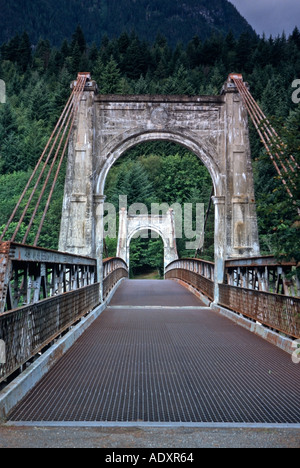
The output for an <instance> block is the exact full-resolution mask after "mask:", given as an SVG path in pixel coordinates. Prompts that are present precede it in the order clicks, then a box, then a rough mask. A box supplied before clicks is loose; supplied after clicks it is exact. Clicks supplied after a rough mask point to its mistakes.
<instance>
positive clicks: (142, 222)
mask: <svg viewBox="0 0 300 468" xmlns="http://www.w3.org/2000/svg"><path fill="white" fill-rule="evenodd" d="M148 230H151V231H152V233H153V232H155V233H156V234H157V236H161V238H162V240H163V243H164V268H166V267H167V265H169V263H171V262H173V261H174V260H177V259H178V253H177V247H176V237H175V223H174V213H173V210H169V211H168V213H166V214H165V215H153V214H151V215H148V214H145V215H143V214H140V215H136V216H133V215H129V214H128V213H127V211H126V210H125V208H124V209H122V210H121V211H120V217H119V237H118V244H117V257H119V258H122V259H123V260H124V261H125V262H126V263H127V265H128V268H129V259H130V255H129V253H130V242H131V239H133V238H134V237H135V236H136V235H138V236H139V235H143V231H146V237H147V238H148ZM152 233H151V235H153V234H152Z"/></svg>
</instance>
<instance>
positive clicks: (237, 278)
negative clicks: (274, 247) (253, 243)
mask: <svg viewBox="0 0 300 468" xmlns="http://www.w3.org/2000/svg"><path fill="white" fill-rule="evenodd" d="M295 266H296V263H295V262H287V261H283V262H281V263H279V262H278V260H277V259H276V258H275V257H273V256H271V255H269V256H264V257H250V258H241V259H232V260H227V261H226V262H225V282H226V283H227V284H229V285H231V286H237V287H242V288H246V289H254V290H257V291H264V292H271V293H274V294H283V295H285V296H300V282H299V279H298V277H297V275H296V274H295Z"/></svg>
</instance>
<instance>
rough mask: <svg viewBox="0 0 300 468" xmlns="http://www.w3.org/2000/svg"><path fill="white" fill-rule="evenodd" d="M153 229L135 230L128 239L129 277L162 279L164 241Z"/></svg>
mask: <svg viewBox="0 0 300 468" xmlns="http://www.w3.org/2000/svg"><path fill="white" fill-rule="evenodd" d="M153 234H157V233H155V231H153V230H150V229H148V230H142V231H140V232H139V231H138V232H136V233H135V234H134V235H133V236H132V237H131V239H130V240H129V277H130V278H131V279H163V277H164V242H163V239H162V237H161V236H159V235H158V234H157V235H153Z"/></svg>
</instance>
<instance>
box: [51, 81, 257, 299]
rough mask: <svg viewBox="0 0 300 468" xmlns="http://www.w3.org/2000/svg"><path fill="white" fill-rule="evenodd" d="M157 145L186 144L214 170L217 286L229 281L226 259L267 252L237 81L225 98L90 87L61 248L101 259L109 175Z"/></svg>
mask: <svg viewBox="0 0 300 468" xmlns="http://www.w3.org/2000/svg"><path fill="white" fill-rule="evenodd" d="M92 83H93V82H92ZM150 140H167V141H172V142H175V143H179V144H180V145H182V146H184V147H186V148H188V149H189V150H190V151H192V152H194V153H195V154H196V155H197V156H198V158H199V159H200V160H201V161H202V162H203V163H204V164H205V166H206V167H207V169H208V171H209V172H210V175H211V178H212V181H213V185H214V190H215V197H214V203H215V264H216V269H215V276H216V284H217V283H220V282H223V275H224V260H226V259H228V258H232V257H248V256H255V255H256V256H258V255H259V243H258V231H257V221H256V210H255V200H254V186H253V174H252V167H251V155H250V144H249V130H248V116H247V110H246V108H245V107H244V105H243V102H242V100H241V98H240V96H239V93H238V90H237V88H236V87H235V85H234V83H233V82H231V80H230V78H229V79H228V81H227V82H226V83H225V85H224V89H223V92H222V95H220V96H194V97H190V96H150V95H144V96H143V95H137V96H123V95H122V96H116V95H107V96H103V95H98V96H97V95H96V85H95V86H90V87H86V89H85V92H84V95H83V99H82V101H81V103H80V109H79V117H78V119H77V126H76V128H75V130H74V132H73V137H72V139H71V143H70V148H69V160H68V169H67V178H66V184H65V196H64V204H63V213H62V226H61V233H60V245H59V249H60V250H62V251H67V252H74V253H76V254H84V255H88V256H92V257H95V256H97V257H98V259H101V255H102V237H103V219H102V216H101V213H102V211H103V203H104V200H105V197H104V192H105V182H106V177H107V174H108V172H109V170H110V168H111V167H112V166H113V164H114V163H115V162H116V161H117V160H118V159H119V158H120V157H121V156H122V155H123V154H124V153H125V152H126V151H127V150H128V149H130V148H132V147H133V146H136V145H137V144H139V143H143V142H147V141H150ZM191 177H193V174H191ZM138 202H142V200H138ZM125 208H127V207H125ZM217 294H218V291H217V289H216V300H218V297H217Z"/></svg>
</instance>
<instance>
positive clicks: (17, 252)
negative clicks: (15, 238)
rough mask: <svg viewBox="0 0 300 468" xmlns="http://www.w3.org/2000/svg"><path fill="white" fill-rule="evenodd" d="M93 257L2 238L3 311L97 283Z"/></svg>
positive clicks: (0, 292) (0, 298)
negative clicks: (4, 240) (6, 240)
mask: <svg viewBox="0 0 300 468" xmlns="http://www.w3.org/2000/svg"><path fill="white" fill-rule="evenodd" d="M96 276H97V262H96V260H95V259H93V258H89V257H82V256H78V255H72V254H68V253H63V252H57V251H54V250H48V249H43V248H39V247H32V246H27V245H23V244H17V243H15V242H0V313H2V312H4V311H8V310H12V309H16V308H18V307H23V306H25V305H29V304H34V303H36V302H39V301H40V300H42V299H47V298H49V297H53V296H57V295H58V294H62V293H66V292H69V291H73V290H75V289H79V288H82V287H84V286H88V285H90V284H94V283H95V282H96Z"/></svg>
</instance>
